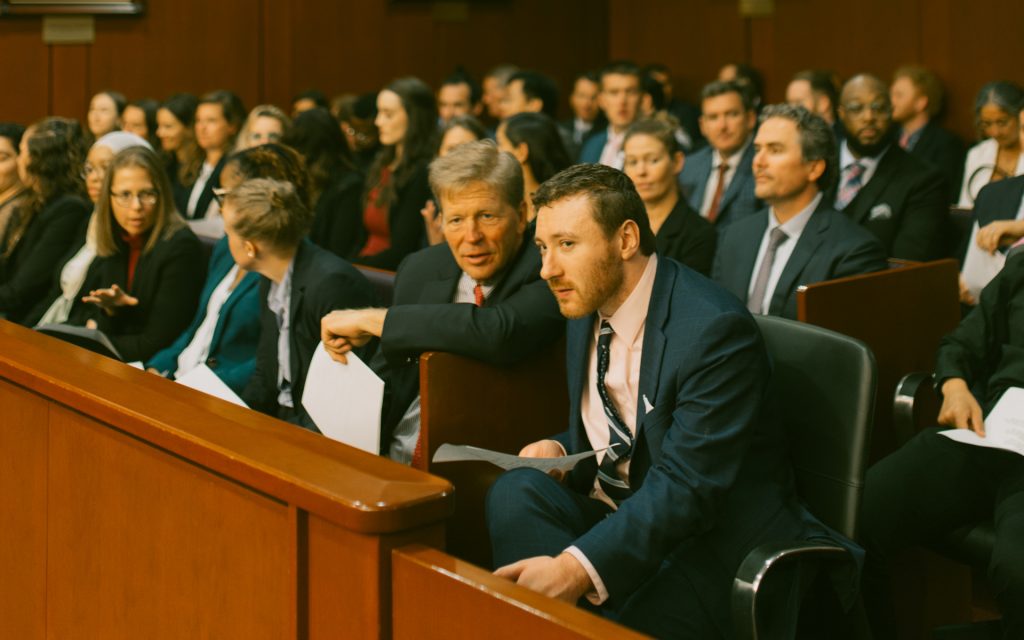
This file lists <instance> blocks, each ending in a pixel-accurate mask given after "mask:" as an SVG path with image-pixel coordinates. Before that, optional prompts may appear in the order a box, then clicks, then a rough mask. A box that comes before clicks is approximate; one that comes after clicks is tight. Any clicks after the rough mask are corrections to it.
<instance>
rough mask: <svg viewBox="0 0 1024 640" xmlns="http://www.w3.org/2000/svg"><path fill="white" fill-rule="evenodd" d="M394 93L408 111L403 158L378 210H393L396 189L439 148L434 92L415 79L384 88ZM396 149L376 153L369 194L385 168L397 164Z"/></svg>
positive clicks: (367, 183)
mask: <svg viewBox="0 0 1024 640" xmlns="http://www.w3.org/2000/svg"><path fill="white" fill-rule="evenodd" d="M384 89H385V90H387V91H392V92H394V93H395V94H396V95H397V96H398V98H399V100H401V102H402V108H403V109H405V115H406V119H407V121H408V124H407V125H406V130H405V137H404V138H403V139H402V157H401V159H399V161H398V166H397V167H395V173H394V179H393V180H390V181H389V182H388V184H387V185H386V186H385V188H383V189H381V190H380V191H381V192H380V197H379V199H378V201H377V204H378V205H379V206H390V205H391V201H392V199H393V198H394V195H395V191H396V189H399V188H401V187H403V186H404V185H405V183H406V181H407V180H409V178H410V177H411V176H412V174H413V173H414V172H415V170H416V169H418V168H420V167H422V166H423V165H425V164H427V163H429V162H430V159H431V158H432V157H433V155H434V150H435V149H436V148H437V144H436V143H435V142H434V140H435V139H436V138H435V136H436V135H437V101H436V100H435V99H434V92H433V91H431V90H430V87H428V86H427V85H426V83H424V82H423V81H422V80H420V79H419V78H414V77H412V76H409V77H405V78H399V79H397V80H393V81H392V82H391V83H390V84H388V86H386V87H384ZM396 146H397V145H385V146H383V147H382V148H381V150H380V152H378V153H377V157H376V158H375V159H374V161H373V164H372V165H370V170H369V171H368V172H367V176H366V193H367V194H369V192H370V191H371V190H373V188H374V187H376V186H377V185H378V184H379V183H380V178H381V174H382V172H383V169H384V167H386V166H388V165H390V164H391V163H392V162H394V161H395V154H396Z"/></svg>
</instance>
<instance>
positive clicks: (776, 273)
mask: <svg viewBox="0 0 1024 640" xmlns="http://www.w3.org/2000/svg"><path fill="white" fill-rule="evenodd" d="M821 198H822V194H820V193H819V194H818V195H816V196H814V200H812V201H811V204H809V205H807V207H806V208H804V209H803V210H802V211H800V213H798V214H796V215H795V216H793V217H792V218H790V219H789V220H787V221H786V223H785V224H781V225H780V224H779V221H778V219H777V218H776V217H775V209H774V208H771V209H769V210H768V228H767V229H765V230H764V235H763V236H761V246H760V247H759V248H758V250H757V259H755V260H754V271H753V272H752V273H751V274H750V284H749V285H747V299H748V300H749V299H750V295H751V294H752V293H753V292H754V281H755V280H756V279H757V272H758V270H759V269H760V268H761V261H762V260H764V254H765V251H767V250H768V238H769V237H770V236H771V232H772V229H774V228H776V227H781V228H782V230H783V231H784V232H785V233H786V235H787V236H789V237H788V238H787V239H786V241H785V242H783V243H782V244H780V245H779V247H778V249H776V250H775V261H774V262H772V270H771V271H769V272H768V273H769V275H768V288H767V289H765V292H764V301H763V302H762V303H761V314H762V315H767V314H768V307H769V306H770V305H771V302H772V296H773V295H774V294H775V287H776V286H778V284H779V278H781V277H782V271H783V269H785V268H786V263H787V262H789V258H790V256H792V255H793V249H794V248H795V247H796V243H797V242H798V241H799V240H800V236H801V234H803V232H804V228H806V227H807V223H808V222H809V221H810V219H811V215H812V214H814V210H815V209H817V208H818V204H820V203H821Z"/></svg>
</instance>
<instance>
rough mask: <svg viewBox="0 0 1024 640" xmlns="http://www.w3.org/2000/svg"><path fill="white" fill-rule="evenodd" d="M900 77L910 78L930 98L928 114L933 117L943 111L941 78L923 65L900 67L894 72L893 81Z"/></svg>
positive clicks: (911, 82) (916, 87) (915, 86)
mask: <svg viewBox="0 0 1024 640" xmlns="http://www.w3.org/2000/svg"><path fill="white" fill-rule="evenodd" d="M900 78H906V79H907V80H910V84H912V85H914V88H915V89H917V90H918V91H920V92H921V93H923V94H924V95H925V97H926V98H928V115H929V116H930V117H932V118H935V117H937V116H938V115H939V114H941V113H942V108H943V107H944V106H945V105H944V104H943V101H942V99H943V95H942V83H940V82H939V78H938V77H937V76H936V75H935V74H934V73H932V72H931V71H929V70H928V69H925V68H924V67H922V66H918V65H914V64H911V65H906V66H903V67H900V68H899V69H897V70H896V71H895V73H893V74H892V79H893V82H895V81H896V80H898V79H900Z"/></svg>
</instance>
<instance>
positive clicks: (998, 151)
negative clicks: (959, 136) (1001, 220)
mask: <svg viewBox="0 0 1024 640" xmlns="http://www.w3.org/2000/svg"><path fill="white" fill-rule="evenodd" d="M1022 103H1024V90H1022V89H1021V87H1019V86H1018V85H1016V84H1014V83H1012V82H990V83H988V84H986V85H985V86H984V87H982V88H981V91H979V92H978V97H977V99H975V101H974V120H975V124H976V125H977V127H978V132H979V134H980V135H981V137H982V138H983V140H982V141H981V142H979V143H978V144H976V145H974V146H973V147H971V149H970V151H968V152H967V160H966V161H965V162H964V181H963V185H962V187H961V189H960V201H959V203H958V204H959V206H961V207H966V208H971V207H973V206H974V199H975V198H976V197H977V196H978V192H979V191H981V188H982V187H984V186H985V185H986V184H988V183H989V182H995V181H996V180H1002V179H1004V178H1012V177H1013V176H1018V175H1021V174H1022V173H1024V153H1021V122H1020V113H1021V108H1022V107H1024V104H1022Z"/></svg>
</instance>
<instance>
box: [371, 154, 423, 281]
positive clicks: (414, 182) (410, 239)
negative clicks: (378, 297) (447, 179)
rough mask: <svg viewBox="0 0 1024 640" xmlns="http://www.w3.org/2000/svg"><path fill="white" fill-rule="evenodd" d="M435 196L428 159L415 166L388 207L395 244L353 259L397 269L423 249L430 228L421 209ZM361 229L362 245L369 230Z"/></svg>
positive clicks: (379, 267) (372, 265)
mask: <svg viewBox="0 0 1024 640" xmlns="http://www.w3.org/2000/svg"><path fill="white" fill-rule="evenodd" d="M392 179H394V176H392ZM431 197H433V194H432V193H431V191H430V183H429V182H428V180H427V163H426V162H424V163H423V164H422V165H421V166H419V167H416V168H414V169H412V170H411V173H410V174H409V179H408V180H406V182H405V183H404V184H403V185H402V186H401V187H400V188H398V189H397V190H396V192H395V199H394V201H393V202H392V203H391V207H390V209H388V227H389V228H390V230H391V247H389V248H388V249H385V250H384V251H381V252H380V253H377V254H374V255H372V256H355V257H353V259H352V261H353V262H357V263H359V264H365V265H367V266H369V267H377V268H378V269H390V270H392V271H393V270H395V269H397V268H398V264H399V263H400V262H401V261H402V258H404V257H405V256H407V255H409V254H410V253H412V252H414V251H417V250H419V249H420V248H421V247H422V246H423V244H424V243H425V240H424V238H425V236H426V230H425V229H424V227H423V216H421V215H420V210H421V209H423V206H424V205H426V204H427V200H429V199H430V198H431ZM360 213H361V212H360ZM360 229H361V231H362V238H361V241H360V242H359V243H358V246H359V247H360V248H362V247H363V246H364V245H365V244H366V237H367V236H366V230H365V229H363V228H362V227H360ZM356 253H358V251H356Z"/></svg>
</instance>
